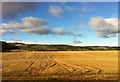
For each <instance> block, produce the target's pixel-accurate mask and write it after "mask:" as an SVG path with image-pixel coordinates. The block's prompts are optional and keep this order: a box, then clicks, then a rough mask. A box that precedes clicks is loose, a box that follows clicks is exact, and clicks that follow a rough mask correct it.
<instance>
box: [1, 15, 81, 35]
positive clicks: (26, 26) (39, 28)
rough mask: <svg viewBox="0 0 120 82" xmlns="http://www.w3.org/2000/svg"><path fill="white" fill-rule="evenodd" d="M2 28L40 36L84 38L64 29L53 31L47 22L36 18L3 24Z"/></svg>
mask: <svg viewBox="0 0 120 82" xmlns="http://www.w3.org/2000/svg"><path fill="white" fill-rule="evenodd" d="M1 27H2V28H12V29H16V30H19V31H22V32H27V33H32V34H39V35H47V34H55V35H72V36H82V35H81V34H77V33H76V34H75V33H73V32H72V31H71V30H64V29H63V28H54V29H53V30H51V29H49V28H48V27H47V21H46V20H44V19H41V18H36V17H25V18H22V19H21V22H20V23H18V22H9V23H3V24H2V25H1ZM9 32H10V30H9ZM11 33H12V31H11Z"/></svg>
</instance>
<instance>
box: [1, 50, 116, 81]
mask: <svg viewBox="0 0 120 82" xmlns="http://www.w3.org/2000/svg"><path fill="white" fill-rule="evenodd" d="M2 73H3V74H2V75H3V77H2V78H3V80H45V79H46V80H48V79H59V80H117V79H118V52H117V51H41V52H35V51H33V52H8V53H7V52H6V53H3V54H2Z"/></svg>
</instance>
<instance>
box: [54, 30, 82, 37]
mask: <svg viewBox="0 0 120 82" xmlns="http://www.w3.org/2000/svg"><path fill="white" fill-rule="evenodd" d="M54 33H55V34H56V35H72V36H77V37H78V36H82V34H79V33H73V32H71V31H70V30H67V31H64V30H63V28H55V29H54Z"/></svg>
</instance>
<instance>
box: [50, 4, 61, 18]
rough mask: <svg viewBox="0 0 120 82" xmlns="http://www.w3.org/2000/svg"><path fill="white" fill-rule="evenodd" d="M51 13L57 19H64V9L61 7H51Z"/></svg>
mask: <svg viewBox="0 0 120 82" xmlns="http://www.w3.org/2000/svg"><path fill="white" fill-rule="evenodd" d="M49 13H50V14H51V15H52V16H55V17H63V12H62V8H61V7H60V6H50V8H49Z"/></svg>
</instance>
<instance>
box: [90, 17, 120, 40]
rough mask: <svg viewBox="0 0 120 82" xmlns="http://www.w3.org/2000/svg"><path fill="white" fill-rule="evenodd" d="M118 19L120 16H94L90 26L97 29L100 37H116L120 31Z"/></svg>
mask: <svg viewBox="0 0 120 82" xmlns="http://www.w3.org/2000/svg"><path fill="white" fill-rule="evenodd" d="M118 21H119V20H118V18H102V17H92V18H91V19H90V21H89V26H90V27H91V28H92V29H93V30H95V31H97V35H98V36H99V37H103V38H109V37H115V36H117V34H118V33H119V32H120V28H119V27H118Z"/></svg>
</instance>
